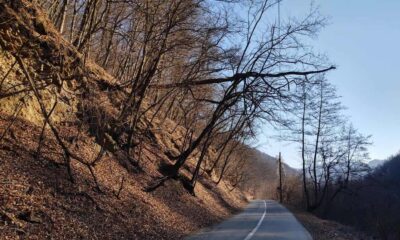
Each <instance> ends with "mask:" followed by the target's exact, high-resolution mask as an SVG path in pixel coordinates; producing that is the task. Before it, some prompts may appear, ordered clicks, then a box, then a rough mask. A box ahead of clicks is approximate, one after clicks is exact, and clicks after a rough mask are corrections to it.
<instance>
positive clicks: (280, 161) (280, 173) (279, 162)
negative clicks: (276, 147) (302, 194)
mask: <svg viewBox="0 0 400 240" xmlns="http://www.w3.org/2000/svg"><path fill="white" fill-rule="evenodd" d="M278 172H279V187H278V191H279V202H280V203H282V202H283V196H282V194H283V193H282V192H283V186H282V157H281V152H279V157H278Z"/></svg>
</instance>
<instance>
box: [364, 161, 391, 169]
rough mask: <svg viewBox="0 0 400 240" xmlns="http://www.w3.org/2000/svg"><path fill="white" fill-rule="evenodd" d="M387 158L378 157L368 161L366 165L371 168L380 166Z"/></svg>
mask: <svg viewBox="0 0 400 240" xmlns="http://www.w3.org/2000/svg"><path fill="white" fill-rule="evenodd" d="M385 162H387V160H379V159H374V160H371V161H369V162H368V166H370V167H371V168H377V167H380V166H382V165H383V164H384V163H385Z"/></svg>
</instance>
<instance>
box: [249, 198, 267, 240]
mask: <svg viewBox="0 0 400 240" xmlns="http://www.w3.org/2000/svg"><path fill="white" fill-rule="evenodd" d="M266 214H267V202H266V201H265V200H264V213H263V215H262V216H261V218H260V220H259V221H258V223H257V225H256V227H255V228H254V229H253V230H252V231H251V232H250V233H249V234H248V235H247V236H246V238H245V239H244V240H250V239H251V238H252V237H253V235H254V234H255V233H256V232H257V230H258V228H259V227H260V226H261V223H262V221H263V220H264V218H265V215H266Z"/></svg>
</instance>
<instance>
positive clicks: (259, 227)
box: [186, 200, 312, 240]
mask: <svg viewBox="0 0 400 240" xmlns="http://www.w3.org/2000/svg"><path fill="white" fill-rule="evenodd" d="M186 239H187V240H206V239H207V240H222V239H230V240H250V239H251V240H261V239H268V240H312V237H311V235H310V233H308V231H307V230H306V229H305V228H304V227H303V226H302V225H301V224H300V223H299V222H298V221H297V219H296V218H295V217H294V216H293V214H292V213H290V212H289V210H287V209H286V208H285V207H283V206H282V205H280V204H279V203H277V202H275V201H272V200H255V201H252V202H251V203H250V204H249V206H248V207H247V208H246V209H245V210H244V211H243V212H242V213H240V214H238V215H236V216H234V217H232V218H231V219H228V220H226V221H224V222H222V223H220V224H219V225H217V226H215V227H212V228H210V229H205V230H202V231H200V232H198V233H196V234H195V235H193V236H189V237H188V238H186Z"/></svg>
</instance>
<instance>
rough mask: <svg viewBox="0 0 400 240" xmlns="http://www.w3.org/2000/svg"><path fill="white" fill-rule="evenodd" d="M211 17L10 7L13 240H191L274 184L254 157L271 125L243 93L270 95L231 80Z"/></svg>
mask: <svg viewBox="0 0 400 240" xmlns="http://www.w3.org/2000/svg"><path fill="white" fill-rule="evenodd" d="M264 7H265V8H266V7H267V6H264ZM43 9H44V10H47V11H48V12H47V13H46V12H45V11H43ZM163 9H164V10H165V11H166V12H168V14H159V13H160V11H161V12H162V11H164V10H163ZM207 9H208V10H212V8H211V7H210V6H207V5H204V4H203V3H202V2H195V1H171V2H168V1H166V2H164V1H160V2H155V1H148V2H146V1H145V2H133V1H126V2H124V1H121V2H111V1H110V2H108V1H107V2H103V1H96V0H95V1H28V0H16V1H14V0H13V1H1V3H0V10H1V11H0V46H1V56H0V61H1V66H0V72H1V81H0V106H1V108H0V111H1V120H0V123H1V124H0V130H1V133H0V156H1V162H0V170H1V171H0V177H1V184H0V192H1V194H0V203H1V205H0V219H1V223H0V227H1V232H2V234H1V237H2V238H3V237H5V238H19V237H20V238H25V237H28V238H40V239H44V238H48V237H50V236H57V238H58V239H71V238H72V239H76V238H85V239H90V238H93V239H95V238H102V239H142V238H146V239H171V238H181V237H182V236H184V235H186V234H188V233H190V232H193V231H195V230H197V229H199V228H201V227H204V226H208V225H210V224H212V223H215V222H217V221H219V220H221V219H222V218H225V217H227V216H228V215H230V214H232V213H233V212H235V211H237V210H238V209H240V208H241V207H242V206H243V205H244V204H245V203H246V201H247V197H249V198H251V195H252V194H254V193H258V189H257V188H259V187H264V186H265V184H266V182H264V181H263V179H264V177H265V176H266V173H267V174H269V173H270V174H273V175H274V176H275V173H274V172H273V171H269V170H268V168H269V165H268V164H265V163H264V162H262V161H258V162H257V161H252V159H251V158H249V157H248V156H249V155H251V154H252V151H254V150H252V149H251V148H249V147H247V146H246V145H245V144H244V143H245V141H246V139H248V138H249V137H250V138H251V136H252V134H253V130H254V129H253V127H252V126H253V121H254V119H255V118H256V117H257V116H258V114H261V113H260V109H259V108H258V107H257V106H258V105H254V104H253V103H252V101H253V100H254V99H253V100H251V99H247V98H248V97H250V95H248V94H250V93H247V92H246V91H243V90H245V89H246V88H248V87H251V88H252V87H256V86H257V85H254V84H259V83H262V81H261V82H258V83H252V84H253V85H249V86H244V85H243V81H244V80H245V79H248V78H254V77H256V78H259V77H257V76H253V75H254V73H247V71H249V70H248V69H240V71H239V69H238V71H237V72H236V73H234V75H232V76H231V77H229V76H228V77H226V76H224V77H222V76H219V77H218V74H219V72H221V71H222V70H223V69H224V68H228V65H229V64H228V62H229V61H233V60H234V59H233V58H234V56H237V53H238V52H236V53H235V51H238V50H234V49H231V50H229V51H228V49H225V50H224V51H221V49H219V47H220V46H219V45H218V44H219V41H221V39H222V38H224V37H225V35H226V34H228V33H229V31H228V29H227V27H228V25H227V22H224V21H221V19H219V18H218V16H220V15H219V14H218V13H217V12H213V11H211V12H210V11H206V10H207ZM132 13H135V14H132ZM156 13H157V14H156ZM211 13H212V14H216V15H215V16H214V15H213V16H212V18H208V16H207V14H211ZM158 16H163V17H162V18H159V17H158ZM206 19H207V21H205V20H206ZM210 19H211V20H212V21H209V20H210ZM298 31H301V29H298ZM60 33H62V34H60ZM243 56H245V55H243ZM255 60H256V59H253V61H255ZM234 61H236V62H237V61H238V59H236V60H234ZM240 61H242V62H243V63H244V57H243V59H242V60H240ZM246 61H249V60H247V57H246ZM236 64H237V63H236ZM253 68H254V67H253ZM224 71H225V70H224ZM262 71H263V70H262V69H260V72H259V73H258V74H260V77H263V74H264V73H262ZM323 71H324V70H323ZM243 74H244V75H243ZM274 74H275V75H276V74H277V77H279V76H280V75H281V74H283V76H286V75H287V76H290V75H292V74H294V75H296V74H297V75H298V74H308V73H307V72H301V71H300V72H295V73H290V72H289V73H285V72H284V73H274ZM260 79H261V78H260ZM246 81H247V80H246ZM209 83H210V84H219V85H220V86H219V87H211V85H209ZM240 89H242V90H240ZM241 91H242V92H241ZM256 93H257V91H255V92H254V94H256ZM221 96H222V98H220V97H221ZM260 97H262V96H260ZM243 100H245V101H244V102H243V103H245V104H252V105H253V106H254V107H248V106H245V107H244V106H243V105H241V104H242V101H243ZM259 100H262V99H259ZM246 101H250V102H248V103H246ZM239 103H240V104H239ZM249 111H250V112H249ZM254 169H257V171H258V174H255V173H254V172H253V170H254ZM264 169H265V171H264ZM269 177H270V176H269ZM252 181H255V182H262V184H261V185H260V186H257V185H253V184H251V182H252ZM271 184H274V183H271ZM194 195H195V196H194Z"/></svg>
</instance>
